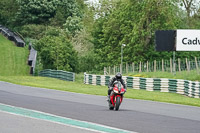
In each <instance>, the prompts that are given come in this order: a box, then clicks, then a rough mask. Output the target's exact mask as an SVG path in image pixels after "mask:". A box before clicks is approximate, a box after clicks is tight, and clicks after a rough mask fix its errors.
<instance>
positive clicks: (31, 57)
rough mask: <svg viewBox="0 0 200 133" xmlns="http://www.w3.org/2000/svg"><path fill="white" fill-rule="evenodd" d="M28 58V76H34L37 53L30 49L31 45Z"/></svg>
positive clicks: (30, 47) (30, 45)
mask: <svg viewBox="0 0 200 133" xmlns="http://www.w3.org/2000/svg"><path fill="white" fill-rule="evenodd" d="M29 51H30V54H29V57H28V65H29V66H31V69H30V74H34V72H35V65H36V61H37V51H36V50H35V49H34V48H33V47H32V44H31V43H30V44H29Z"/></svg>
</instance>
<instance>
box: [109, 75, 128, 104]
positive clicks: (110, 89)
mask: <svg viewBox="0 0 200 133" xmlns="http://www.w3.org/2000/svg"><path fill="white" fill-rule="evenodd" d="M115 81H120V82H121V84H122V85H123V86H124V89H125V92H126V85H125V83H124V80H123V79H122V74H121V73H119V72H118V73H117V74H116V75H115V77H113V78H112V79H111V80H110V82H109V84H108V99H107V100H108V101H110V93H111V92H112V90H113V87H114V82H115Z"/></svg>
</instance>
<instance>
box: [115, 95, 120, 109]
mask: <svg viewBox="0 0 200 133" xmlns="http://www.w3.org/2000/svg"><path fill="white" fill-rule="evenodd" d="M119 106H120V97H117V99H116V103H115V110H116V111H117V110H118V109H119Z"/></svg>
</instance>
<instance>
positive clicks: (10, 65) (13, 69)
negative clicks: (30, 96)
mask: <svg viewBox="0 0 200 133" xmlns="http://www.w3.org/2000/svg"><path fill="white" fill-rule="evenodd" d="M28 54H29V53H28V48H27V47H25V48H21V47H16V45H15V44H14V43H13V42H11V41H8V39H7V38H5V37H4V36H3V35H1V34H0V62H1V63H0V64H1V65H0V76H28V75H29V70H30V69H29V67H28V65H27V59H28Z"/></svg>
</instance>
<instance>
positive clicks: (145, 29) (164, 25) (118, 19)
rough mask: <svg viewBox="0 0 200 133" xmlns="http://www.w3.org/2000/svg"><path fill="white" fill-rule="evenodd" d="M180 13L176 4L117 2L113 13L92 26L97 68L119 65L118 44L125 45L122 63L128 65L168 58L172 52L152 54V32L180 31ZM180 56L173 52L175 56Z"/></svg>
mask: <svg viewBox="0 0 200 133" xmlns="http://www.w3.org/2000/svg"><path fill="white" fill-rule="evenodd" d="M181 13H182V12H181V10H180V9H179V7H178V5H176V4H174V3H173V2H172V1H168V0H164V1H163V2H159V1H157V0H151V1H147V0H146V1H140V2H139V1H137V0H132V1H127V2H126V3H125V2H118V3H117V6H116V9H115V10H113V11H112V12H111V13H109V14H108V15H107V16H104V17H101V18H99V19H98V20H97V21H96V24H95V29H94V32H93V37H94V40H93V42H94V51H95V53H96V54H97V55H98V56H99V57H100V58H99V62H100V66H99V67H100V68H101V69H103V66H113V64H117V65H118V64H120V59H121V45H122V44H126V47H125V48H124V61H125V62H128V63H131V62H136V63H137V62H139V61H152V60H154V59H156V60H159V59H169V58H170V57H171V56H172V52H169V53H168V52H156V51H155V48H154V47H155V31H156V30H158V29H159V30H170V29H180V28H184V26H183V25H184V24H183V23H184V22H183V21H182V18H181V17H179V16H180V14H181ZM190 54H191V53H190ZM194 54H197V53H194ZM184 55H186V54H185V53H180V52H179V53H177V57H182V56H184ZM198 55H199V54H198ZM187 56H188V54H187Z"/></svg>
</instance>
